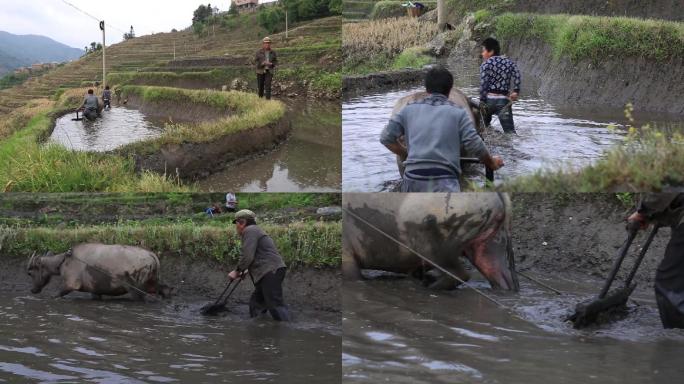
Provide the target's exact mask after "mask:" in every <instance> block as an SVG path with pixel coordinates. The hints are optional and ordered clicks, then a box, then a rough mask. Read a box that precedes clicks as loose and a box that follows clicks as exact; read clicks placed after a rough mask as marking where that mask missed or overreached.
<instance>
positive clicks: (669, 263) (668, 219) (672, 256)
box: [628, 193, 684, 328]
mask: <svg viewBox="0 0 684 384" xmlns="http://www.w3.org/2000/svg"><path fill="white" fill-rule="evenodd" d="M628 221H636V222H639V223H641V229H644V228H646V227H647V226H648V224H649V223H657V224H659V225H660V226H670V227H672V234H671V236H670V242H669V243H668V244H667V248H665V257H663V260H662V261H661V262H660V265H658V269H657V270H656V277H655V293H656V301H657V302H658V312H660V320H661V321H662V323H663V327H665V328H684V193H659V194H649V195H646V196H645V197H644V198H643V199H642V200H641V202H640V203H639V208H638V209H637V211H636V212H635V213H634V214H632V215H631V216H630V217H629V219H628Z"/></svg>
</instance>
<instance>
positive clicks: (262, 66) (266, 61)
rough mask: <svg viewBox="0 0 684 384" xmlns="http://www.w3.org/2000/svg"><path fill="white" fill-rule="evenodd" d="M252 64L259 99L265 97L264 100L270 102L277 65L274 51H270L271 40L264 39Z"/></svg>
mask: <svg viewBox="0 0 684 384" xmlns="http://www.w3.org/2000/svg"><path fill="white" fill-rule="evenodd" d="M254 62H255V64H256V73H257V86H258V93H259V97H264V96H266V100H270V99H271V83H272V81H273V71H274V70H275V67H276V65H277V64H278V57H277V55H276V53H275V51H274V50H272V49H271V38H269V37H264V40H263V41H262V43H261V49H259V50H258V51H257V53H256V57H255V59H254Z"/></svg>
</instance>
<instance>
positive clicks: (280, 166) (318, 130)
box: [199, 102, 342, 192]
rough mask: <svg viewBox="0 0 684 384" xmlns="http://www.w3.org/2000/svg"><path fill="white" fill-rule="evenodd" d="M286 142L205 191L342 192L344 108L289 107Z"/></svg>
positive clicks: (218, 177) (216, 178) (232, 167)
mask: <svg viewBox="0 0 684 384" xmlns="http://www.w3.org/2000/svg"><path fill="white" fill-rule="evenodd" d="M286 119H289V121H290V122H291V123H292V132H291V133H290V136H289V137H288V139H287V140H286V141H285V142H284V143H282V144H281V145H279V146H278V148H277V149H275V150H274V151H271V152H268V153H266V154H263V155H260V156H256V157H255V158H252V159H249V160H246V161H242V162H240V163H233V164H229V165H228V166H227V167H226V169H225V170H223V171H221V172H219V173H216V174H214V175H212V176H210V177H208V178H207V179H205V180H202V181H200V183H199V186H200V188H201V189H202V190H204V191H241V192H260V191H268V192H334V191H339V190H340V189H341V182H342V171H341V169H340V168H341V154H340V147H341V141H342V138H341V132H340V105H339V103H331V102H309V103H292V102H291V103H289V104H288V112H287V115H286Z"/></svg>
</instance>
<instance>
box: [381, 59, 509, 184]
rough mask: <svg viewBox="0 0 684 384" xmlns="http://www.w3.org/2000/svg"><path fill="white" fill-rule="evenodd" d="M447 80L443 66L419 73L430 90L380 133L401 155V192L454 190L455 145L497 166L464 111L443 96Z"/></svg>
mask: <svg viewBox="0 0 684 384" xmlns="http://www.w3.org/2000/svg"><path fill="white" fill-rule="evenodd" d="M453 84H454V78H453V76H452V75H451V73H450V72H449V71H448V70H447V69H446V68H444V67H442V66H436V67H433V68H431V69H430V70H429V71H428V73H427V75H426V76H425V89H426V91H427V93H429V94H430V95H429V96H428V97H426V98H425V99H422V100H418V101H414V102H411V103H409V104H408V105H406V106H405V107H404V108H403V109H402V110H401V111H400V112H399V113H397V114H396V115H394V116H392V118H391V119H390V121H389V123H388V124H387V126H386V127H385V129H384V130H383V131H382V134H381V135H380V142H381V143H382V144H383V145H385V146H386V147H387V149H389V150H390V151H391V152H393V153H395V154H397V155H399V156H400V158H402V159H405V160H404V165H405V166H406V169H405V171H404V177H403V180H402V181H401V187H400V190H401V192H459V191H460V190H461V187H460V184H459V181H458V179H459V177H460V175H461V148H465V150H466V151H467V152H468V153H470V154H472V155H474V156H476V157H477V158H478V159H480V161H482V162H483V163H484V164H485V165H487V166H488V167H489V168H491V169H493V170H497V169H499V168H501V167H502V166H503V160H502V159H501V158H500V157H498V156H490V154H489V151H488V150H487V147H485V144H484V142H483V141H482V138H480V136H479V135H478V134H477V131H476V130H475V126H474V125H473V121H472V119H471V118H470V115H469V114H468V112H467V111H466V110H465V109H463V108H461V107H460V106H457V105H456V104H454V103H452V102H451V101H449V93H450V92H451V88H452V87H453ZM401 136H404V138H405V141H406V147H404V146H403V145H402V144H401V143H400V142H399V138H400V137H401Z"/></svg>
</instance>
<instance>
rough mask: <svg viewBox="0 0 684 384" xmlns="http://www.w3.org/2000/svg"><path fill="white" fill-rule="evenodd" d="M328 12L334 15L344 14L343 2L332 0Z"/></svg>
mask: <svg viewBox="0 0 684 384" xmlns="http://www.w3.org/2000/svg"><path fill="white" fill-rule="evenodd" d="M328 10H329V11H330V13H331V14H333V15H341V14H342V0H330V1H329V2H328Z"/></svg>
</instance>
